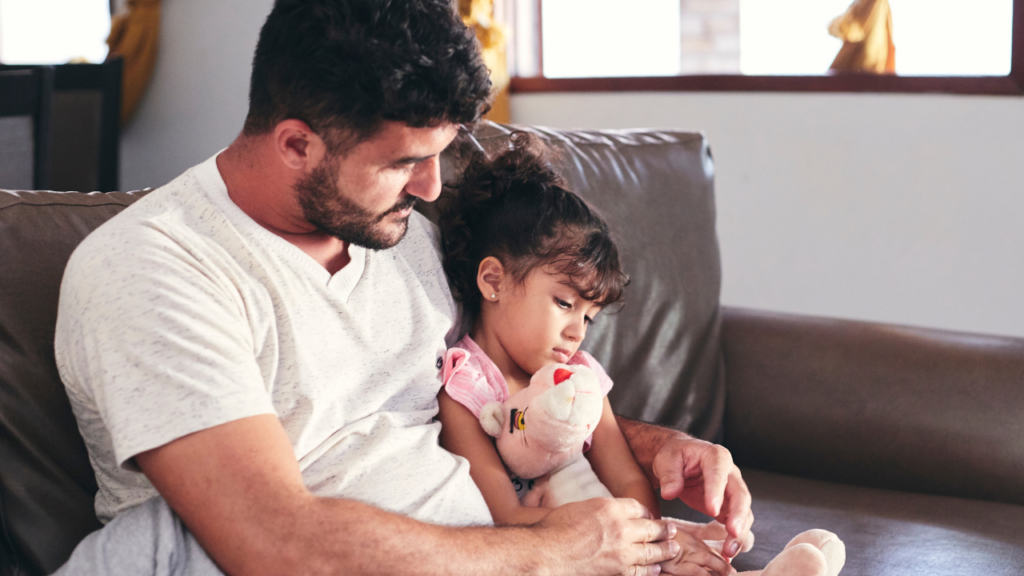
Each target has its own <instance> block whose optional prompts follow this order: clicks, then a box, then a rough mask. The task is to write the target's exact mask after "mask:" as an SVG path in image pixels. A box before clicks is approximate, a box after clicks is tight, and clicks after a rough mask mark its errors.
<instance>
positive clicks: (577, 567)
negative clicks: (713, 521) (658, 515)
mask: <svg viewBox="0 0 1024 576" xmlns="http://www.w3.org/2000/svg"><path fill="white" fill-rule="evenodd" d="M534 529H535V530H536V531H537V533H538V535H540V536H541V539H542V541H544V542H546V543H552V544H554V545H555V546H557V549H555V550H551V551H550V552H551V554H550V555H549V556H548V557H547V558H544V559H543V560H542V565H543V566H544V567H545V568H546V571H548V572H553V573H556V574H563V573H564V574H607V575H619V574H622V575H628V576H648V575H650V576H655V575H657V574H659V573H660V572H661V567H660V566H658V563H660V562H665V561H667V560H670V559H672V558H675V557H676V556H677V555H678V554H679V550H680V549H679V544H678V543H677V542H676V541H675V540H673V538H674V537H675V535H676V527H675V526H673V525H671V524H668V523H666V522H663V521H660V520H653V519H652V518H651V514H650V512H648V511H647V509H646V508H644V507H643V506H642V505H641V504H640V503H639V502H637V501H636V500H633V499H631V498H619V499H610V498H595V499H593V500H587V501H585V502H576V503H573V504H566V505H564V506H561V507H559V508H556V509H554V510H552V511H551V512H550V513H549V514H548V515H547V516H546V517H545V518H544V519H543V520H541V521H540V522H538V523H537V524H535V525H534ZM524 553H527V554H529V553H530V552H529V551H524Z"/></svg>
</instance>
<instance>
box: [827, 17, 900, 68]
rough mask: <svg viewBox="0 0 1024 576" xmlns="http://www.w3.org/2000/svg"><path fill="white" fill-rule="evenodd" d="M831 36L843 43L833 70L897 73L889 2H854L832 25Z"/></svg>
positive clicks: (830, 28)
mask: <svg viewBox="0 0 1024 576" xmlns="http://www.w3.org/2000/svg"><path fill="white" fill-rule="evenodd" d="M828 33H829V34H831V35H833V36H835V37H836V38H839V39H840V40H842V41H843V47H842V48H840V49H839V54H837V55H836V59H835V60H834V61H833V62H832V66H830V67H829V69H830V70H836V71H839V72H875V73H877V74H893V73H895V72H896V46H895V45H894V44H893V42H892V11H891V10H890V9H889V0H854V2H853V4H851V5H850V7H849V8H848V9H847V10H846V13H845V14H843V15H842V16H839V17H838V18H836V19H835V20H833V21H832V23H831V24H830V25H829V27H828Z"/></svg>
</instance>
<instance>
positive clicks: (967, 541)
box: [662, 470, 1024, 576]
mask: <svg viewBox="0 0 1024 576" xmlns="http://www.w3.org/2000/svg"><path fill="white" fill-rule="evenodd" d="M743 478H744V480H746V482H747V485H748V486H749V487H750V492H751V494H753V496H754V503H753V506H752V509H753V512H754V518H755V520H754V527H753V531H754V534H755V540H754V549H753V550H751V551H750V552H748V553H746V554H741V555H740V556H738V557H737V558H736V559H735V560H734V561H733V564H734V565H735V566H736V568H737V569H738V570H760V569H761V568H764V566H765V564H767V563H768V562H769V561H770V560H771V559H772V558H774V557H775V556H776V555H777V554H778V553H779V552H780V551H781V550H782V548H783V547H785V545H786V543H787V542H789V540H790V539H791V538H792V537H793V536H796V535H797V534H799V533H800V532H803V531H804V530H809V529H811V528H823V529H825V530H830V531H832V532H835V533H836V534H838V535H839V538H841V539H842V540H843V542H844V543H845V544H846V567H845V568H843V571H842V572H841V574H842V576H921V575H927V576H964V575H965V574H978V575H981V574H984V575H985V576H1019V575H1020V574H1024V546H1021V534H1024V506H1016V505H1014V504H1005V503H999V502H986V501H982V500H967V499H962V498H950V497H948V496H930V495H924V494H912V493H908V492H897V491H892V490H879V489H875V488H861V487H855V486H848V485H844V484H834V483H828V482H820V481H817V480H806V479H802V478H797V477H795V476H786V475H783V474H774V473H771V472H763V471H760V470H744V473H743ZM662 512H663V513H664V514H665V515H667V516H678V517H684V518H690V519H693V520H698V519H699V517H695V515H694V514H693V513H690V512H687V511H686V510H685V507H684V506H682V505H681V504H680V503H679V501H676V502H673V503H665V504H664V505H663V507H662Z"/></svg>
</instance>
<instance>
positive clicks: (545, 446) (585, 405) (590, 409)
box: [480, 364, 846, 576]
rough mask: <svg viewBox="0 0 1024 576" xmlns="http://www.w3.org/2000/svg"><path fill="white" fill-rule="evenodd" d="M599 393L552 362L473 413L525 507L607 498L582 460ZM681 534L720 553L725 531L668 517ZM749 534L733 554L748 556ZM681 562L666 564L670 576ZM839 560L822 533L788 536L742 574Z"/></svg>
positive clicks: (819, 572) (588, 378)
mask: <svg viewBox="0 0 1024 576" xmlns="http://www.w3.org/2000/svg"><path fill="white" fill-rule="evenodd" d="M603 408H604V395H603V394H602V393H601V386H600V384H599V383H598V381H597V376H596V375H595V374H594V372H593V371H592V370H591V369H590V368H587V367H586V366H581V365H567V364H552V365H549V366H546V367H544V368H542V369H540V370H538V371H537V373H536V374H534V375H533V378H531V379H530V385H529V386H527V387H526V388H524V389H522V390H520V391H519V392H517V393H516V394H513V395H512V396H511V397H510V398H508V399H507V400H505V401H504V402H500V403H499V402H491V403H489V404H487V405H485V406H484V407H483V409H482V410H481V412H480V425H481V426H482V427H483V429H484V431H486V432H487V433H488V434H489V435H491V436H492V437H494V444H495V447H496V448H497V450H498V454H499V455H500V456H501V459H502V461H504V463H505V466H506V467H507V468H508V469H509V471H510V472H511V473H512V474H514V475H515V476H517V477H519V478H523V479H530V478H532V479H535V480H534V483H533V487H532V488H531V489H530V491H529V492H527V493H526V494H525V495H524V496H523V497H522V504H523V505H524V506H538V507H544V508H556V507H558V506H560V505H562V504H567V503H569V502H578V501H580V500H587V499H590V498H599V497H604V498H610V497H612V494H611V492H609V491H608V489H607V488H606V487H605V486H604V484H602V483H601V481H600V480H599V479H598V477H597V474H595V473H594V470H593V468H591V466H590V462H589V461H588V460H587V459H586V457H584V456H583V448H584V443H585V442H586V440H587V438H588V437H589V436H590V435H591V434H592V433H593V431H594V428H596V427H597V424H598V422H600V420H601V413H602V410H603ZM666 520H668V521H670V522H672V523H674V524H675V525H676V528H677V529H678V530H680V531H685V532H687V533H689V534H691V535H693V536H694V537H696V538H699V539H701V540H704V541H705V542H706V543H707V544H708V545H709V546H710V547H711V548H712V549H714V550H716V551H718V552H719V553H721V551H722V545H723V544H724V541H725V539H726V530H725V526H723V525H722V524H720V523H718V522H710V523H708V524H698V523H693V522H685V521H682V520H675V519H671V518H667V519H666ZM753 544H754V536H753V534H749V535H748V537H747V539H746V540H745V541H744V542H743V543H742V545H741V548H740V551H741V552H746V551H749V550H750V549H751V548H752V547H753ZM680 560H681V559H680V558H677V559H675V560H674V561H669V562H665V563H663V564H662V568H663V569H664V571H665V572H666V573H669V574H671V573H672V568H673V567H674V566H675V565H676V563H678V562H679V561H680ZM845 561H846V548H845V546H844V545H843V542H842V541H841V540H839V538H838V537H837V536H836V535H835V534H833V533H831V532H828V531H825V530H808V531H807V532H804V533H802V534H799V535H798V536H797V537H796V538H793V540H791V541H790V542H789V544H787V545H786V548H785V549H784V550H783V551H782V552H781V553H780V554H779V555H778V556H776V557H775V558H774V559H773V560H772V561H771V562H770V563H769V564H768V566H766V567H765V569H764V570H763V571H753V572H742V573H741V574H742V575H745V576H757V575H760V576H836V575H837V574H839V571H840V570H841V569H842V567H843V564H844V563H845Z"/></svg>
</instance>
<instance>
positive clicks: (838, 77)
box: [505, 0, 1024, 94]
mask: <svg viewBox="0 0 1024 576" xmlns="http://www.w3.org/2000/svg"><path fill="white" fill-rule="evenodd" d="M505 1H506V2H508V1H510V0H505ZM511 1H514V2H516V3H515V5H514V6H513V7H512V9H510V10H509V9H507V10H506V12H505V14H506V20H509V21H510V23H511V25H512V28H513V38H514V42H515V46H514V50H512V51H511V52H512V54H514V62H513V63H512V70H513V71H514V79H513V84H512V90H513V91H551V90H559V91H565V90H569V91H571V90H784V91H896V92H949V93H961V94H1024V54H1022V45H1024V32H1015V30H1020V29H1021V27H1022V20H1024V0H973V1H972V2H970V3H964V2H963V1H962V0H888V1H889V5H890V7H891V11H892V21H893V27H892V30H893V33H892V37H893V41H894V43H895V45H896V51H895V53H896V59H895V74H894V75H893V74H868V73H856V74H849V73H843V74H830V73H829V71H828V69H829V66H830V65H831V63H832V60H833V59H834V58H835V57H836V54H837V53H838V51H839V49H840V47H842V45H843V42H842V41H841V40H840V39H838V38H835V37H833V36H831V35H829V32H828V29H829V23H830V22H831V21H832V20H833V19H834V18H836V17H837V16H840V15H841V14H843V13H844V12H845V11H846V9H847V8H848V7H849V6H850V2H851V0H630V2H624V1H622V0H511ZM1015 38H1016V40H1015ZM1015 42H1016V44H1015ZM1015 53H1016V54H1017V55H1018V56H1017V58H1016V61H1017V68H1016V69H1015V68H1014V67H1013V62H1014V58H1013V55H1014V54H1015Z"/></svg>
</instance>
